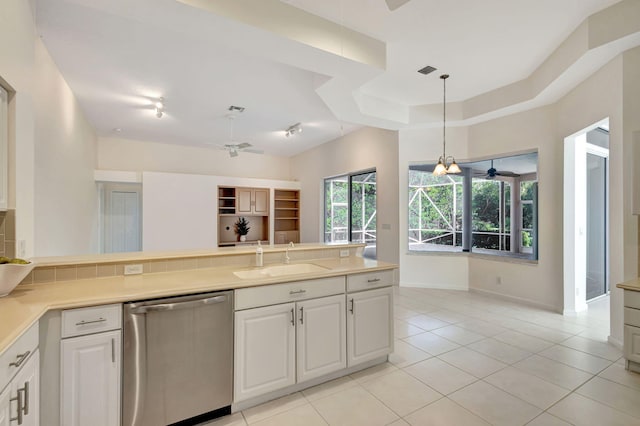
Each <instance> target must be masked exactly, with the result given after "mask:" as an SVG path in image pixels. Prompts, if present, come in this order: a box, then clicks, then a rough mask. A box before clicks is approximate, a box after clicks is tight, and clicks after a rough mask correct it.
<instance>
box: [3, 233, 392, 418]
mask: <svg viewBox="0 0 640 426" xmlns="http://www.w3.org/2000/svg"><path fill="white" fill-rule="evenodd" d="M361 251H362V245H358V244H349V245H322V244H303V245H297V246H295V247H294V248H293V249H289V252H288V253H287V246H267V247H265V248H264V264H265V267H263V268H258V267H256V266H255V248H252V247H230V248H219V249H211V250H204V251H187V252H184V251H183V252H162V253H129V254H118V255H116V254H113V255H102V256H80V257H61V258H41V259H37V260H36V262H37V266H36V268H35V269H34V271H33V272H32V274H31V275H30V276H29V277H27V278H26V279H25V281H24V282H23V283H21V284H20V285H19V286H18V287H17V288H16V289H15V290H14V291H13V292H12V293H11V294H10V295H9V296H7V297H5V298H3V299H0V312H1V313H2V314H1V315H2V318H3V320H2V321H1V322H0V357H7V356H8V355H9V354H10V352H11V349H12V348H13V347H19V346H20V345H21V344H22V341H23V340H24V338H25V337H24V336H26V335H33V334H34V333H35V332H34V331H33V330H34V328H38V326H39V331H38V334H39V342H40V344H39V346H40V347H39V356H40V359H41V361H40V367H41V371H40V377H41V378H42V380H41V385H42V386H43V387H48V388H49V389H62V394H63V395H62V396H61V397H58V395H54V397H53V398H52V400H49V401H40V403H39V404H41V407H42V413H41V417H42V418H45V415H46V416H47V417H48V418H49V419H51V418H52V417H55V418H67V417H69V416H71V417H73V416H78V415H79V414H78V413H79V412H81V411H82V410H83V408H82V405H83V404H81V403H80V402H76V403H75V405H74V404H73V403H64V400H65V396H64V393H65V388H64V387H61V386H60V383H59V382H58V381H57V380H64V378H65V377H66V376H65V375H64V374H59V373H57V372H55V371H51V370H52V369H54V368H57V367H56V366H59V365H60V358H61V357H63V358H64V356H65V355H64V352H62V355H61V349H60V341H62V342H65V331H64V327H65V326H67V324H71V323H70V322H69V321H66V320H65V319H64V318H65V314H67V316H68V317H69V318H73V320H70V321H72V322H73V324H75V327H76V328H83V327H86V326H87V325H88V324H90V323H91V322H92V321H96V322H97V323H95V328H92V329H91V333H89V336H91V337H92V338H96V336H99V335H102V334H104V335H105V336H107V335H108V340H105V342H106V343H105V344H104V347H105V349H104V351H105V353H107V355H108V358H109V360H113V365H110V366H108V368H110V369H111V370H113V368H115V366H118V367H119V366H120V362H119V360H120V359H121V358H120V357H121V356H122V352H123V349H122V348H123V347H124V352H126V343H125V344H121V343H120V342H121V340H120V339H121V330H120V329H121V320H122V313H121V306H122V305H121V304H122V303H125V302H131V301H139V300H149V299H158V298H167V297H170V296H183V295H191V294H200V293H207V292H218V291H222V290H232V291H233V292H232V293H234V296H233V300H234V302H235V304H234V305H233V312H234V316H235V320H234V322H233V323H235V325H234V332H233V334H234V335H235V343H234V345H233V346H234V354H233V356H234V364H235V366H234V373H233V375H234V394H233V404H232V407H229V408H230V409H232V410H233V411H237V410H241V409H244V408H246V407H249V406H252V405H256V404H259V403H261V402H263V401H266V400H268V399H273V398H275V397H278V396H281V395H284V394H287V393H290V392H293V391H297V390H300V389H304V388H306V387H309V386H313V385H316V384H318V383H321V382H323V381H326V380H330V379H333V378H335V377H339V376H341V375H344V374H350V373H351V372H353V371H357V370H359V369H362V368H366V367H369V366H371V365H374V364H376V363H380V362H384V361H385V360H386V357H387V355H388V354H389V353H390V352H391V351H392V350H393V347H392V342H393V327H392V324H393V323H392V306H393V302H392V294H393V291H392V288H391V286H392V285H394V284H395V283H396V282H397V278H396V272H397V269H396V268H397V266H396V265H393V264H389V263H385V262H378V261H374V260H369V259H364V258H362V257H361V256H360V254H361ZM286 254H288V257H290V259H291V263H289V264H285V263H283V262H284V259H285V255H286ZM140 270H141V272H142V273H140V274H138V273H137V272H139V271H140ZM132 271H133V272H134V274H131V275H125V273H131V272H132ZM91 307H94V308H91ZM78 308H86V309H78ZM92 310H93V311H94V313H96V315H97V316H96V319H92V318H89V317H88V318H82V319H80V318H81V317H80V316H78V315H81V314H84V313H85V312H91V311H92ZM274 310H280V311H281V312H282V313H281V314H278V313H276V314H274V313H273V312H272V311H274ZM266 311H269V313H268V315H267V316H262V315H263V313H264V312H266ZM60 313H62V319H60ZM72 315H74V316H72ZM274 315H275V316H274ZM277 315H280V318H281V319H282V321H279V320H278V319H277V318H278V317H277ZM327 315H328V316H327ZM112 317H113V319H112ZM261 318H265V319H266V320H265V322H264V323H263V325H261V328H260V330H261V334H264V333H265V330H266V333H274V336H276V337H280V336H282V335H283V333H286V334H285V335H286V336H288V337H287V339H286V340H287V341H286V342H285V343H286V345H287V349H286V351H284V352H286V353H287V354H288V355H287V357H288V358H287V359H285V360H284V361H286V362H284V363H283V362H282V361H283V360H281V359H274V358H273V357H271V356H270V355H269V353H270V349H269V348H268V347H263V348H261V353H265V354H266V355H265V356H262V355H261V356H260V357H256V356H255V353H252V352H251V351H252V350H253V349H252V348H255V345H254V346H252V343H251V342H252V339H257V340H256V342H257V341H258V340H260V339H262V340H260V341H264V336H263V335H258V334H256V329H254V328H252V326H253V325H252V324H255V323H256V321H260V320H261ZM273 318H276V322H273V321H271V319H273ZM270 321H271V322H270ZM278 321H279V322H278ZM110 322H111V325H110V326H109V325H107V324H108V323H110ZM60 324H62V326H61V325H60ZM73 324H72V325H71V326H70V327H74V325H73ZM78 324H80V326H79V327H78ZM281 324H286V325H287V327H286V328H279V327H281ZM326 324H332V325H338V327H333V328H331V329H327V330H322V331H321V330H320V329H321V328H322V327H326ZM100 327H105V328H104V329H101V328H100ZM60 328H62V329H63V330H62V332H61V331H60ZM25 332H26V333H25ZM318 332H320V333H322V336H323V338H322V339H319V338H314V335H313V334H311V333H318ZM60 333H62V335H60ZM108 333H111V334H108ZM278 333H280V334H278ZM304 333H307V334H306V335H305V334H304ZM327 333H328V334H327ZM332 333H333V334H332ZM81 334H82V333H81V332H79V331H78V332H76V331H72V332H71V333H70V334H68V335H67V337H68V336H76V335H77V336H79V337H74V338H75V339H82V338H85V339H86V338H88V336H81ZM85 334H87V333H85ZM240 335H241V336H242V339H239V338H238V336H240ZM327 335H329V336H332V337H331V338H330V339H325V337H326V336H327ZM356 335H357V336H358V339H355V336H356ZM334 338H335V339H334ZM332 339H333V340H332ZM66 340H72V339H66ZM267 341H269V339H267ZM314 341H317V342H318V343H317V344H315V346H314V343H313V342H314ZM275 344H276V345H277V344H279V341H278V342H277V343H275ZM305 348H313V349H312V350H313V351H314V354H313V356H309V354H308V353H303V351H304V349H305ZM273 349H274V351H273V352H272V354H279V353H280V352H282V351H281V350H280V348H273ZM29 351H31V353H36V354H37V353H38V347H33V344H32V346H31V347H30V348H29ZM20 353H23V352H19V353H18V355H19V354H20ZM296 354H297V355H296ZM79 356H82V355H79ZM105 356H106V355H105ZM26 357H28V355H27V356H25V358H26ZM32 357H33V355H32ZM318 357H319V358H320V359H318ZM327 357H334V358H335V359H331V360H330V361H331V362H326V361H327ZM289 358H290V359H289ZM3 359H4V358H3ZM256 359H257V360H258V361H259V363H260V365H256V364H255V363H256ZM116 361H117V362H116ZM62 362H63V368H64V366H65V365H67V364H64V360H63V361H62ZM107 364H109V363H107ZM70 365H71V364H70ZM283 365H285V367H282V366H283ZM296 365H297V367H296ZM327 366H328V367H327ZM277 367H280V369H281V370H282V371H278V370H277ZM96 368H97V370H99V369H100V367H99V366H97V367H96ZM257 369H259V370H260V371H269V372H274V374H275V376H274V377H273V380H271V381H270V382H269V378H267V379H268V380H267V382H265V380H264V379H265V377H264V376H261V377H252V374H255V373H254V372H255V371H257ZM111 370H109V371H111ZM296 373H297V374H296ZM58 376H60V377H61V379H52V377H58ZM114 377H115V378H116V379H117V380H115V379H114V383H115V385H112V386H110V387H109V388H108V389H107V388H105V389H104V391H105V392H104V394H101V393H100V389H99V388H98V390H97V391H96V390H95V388H92V389H91V391H90V392H89V393H95V392H97V394H96V396H95V397H97V398H105V400H106V401H109V400H112V401H115V402H114V403H113V404H111V406H109V405H107V406H106V407H107V409H109V410H111V411H112V413H111V414H113V412H115V411H118V414H117V415H113V418H117V419H119V410H120V396H119V395H120V391H121V389H120V378H121V377H122V373H121V371H120V369H118V372H117V373H116V374H115V376H114ZM74 380H76V382H74V383H73V385H74V386H75V387H80V388H82V387H83V386H86V387H87V389H89V384H88V382H86V383H85V382H82V380H83V379H77V378H76V379H74ZM77 380H80V381H79V382H78V381H77ZM109 392H110V393H111V394H112V395H111V396H108V395H106V393H109ZM49 393H50V392H44V391H43V392H42V393H41V394H42V395H49ZM54 393H55V392H54ZM84 393H85V392H84V391H81V392H80V394H84ZM114 393H117V395H115V396H114ZM43 398H45V397H43ZM46 398H49V397H48V396H47V397H46ZM70 398H71V397H70ZM60 400H63V402H62V403H61V402H60ZM123 404H125V405H126V402H124V401H123ZM214 408H217V407H214ZM123 409H124V406H123ZM81 414H82V413H81ZM84 414H85V415H86V413H84ZM105 415H106V413H105ZM65 416H67V417H65ZM71 417H69V418H71ZM48 424H51V425H54V424H58V423H56V422H54V423H51V422H49V423H48ZM60 424H61V423H60ZM116 424H119V423H116Z"/></svg>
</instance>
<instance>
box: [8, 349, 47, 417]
mask: <svg viewBox="0 0 640 426" xmlns="http://www.w3.org/2000/svg"><path fill="white" fill-rule="evenodd" d="M10 394H12V398H17V399H16V403H15V407H16V409H17V410H19V411H18V412H17V413H16V415H15V416H14V417H15V418H16V421H15V423H13V424H17V425H22V426H38V425H39V424H40V353H39V352H38V350H36V351H35V353H34V354H33V355H31V357H30V358H29V361H27V363H26V364H25V365H24V367H22V369H21V370H20V371H19V372H18V374H16V376H15V377H14V378H13V381H12V382H11V392H10ZM10 411H11V410H10ZM12 418H13V417H12Z"/></svg>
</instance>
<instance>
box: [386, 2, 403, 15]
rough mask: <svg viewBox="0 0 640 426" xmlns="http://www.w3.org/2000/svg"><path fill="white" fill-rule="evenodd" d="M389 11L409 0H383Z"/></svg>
mask: <svg viewBox="0 0 640 426" xmlns="http://www.w3.org/2000/svg"><path fill="white" fill-rule="evenodd" d="M385 1H386V2H387V7H388V8H389V10H390V11H392V12H393V11H394V10H396V9H397V8H399V7H400V6H402V5H404V4H406V3H409V0H385Z"/></svg>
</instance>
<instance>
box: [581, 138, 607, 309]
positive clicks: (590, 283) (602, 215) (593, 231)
mask: <svg viewBox="0 0 640 426" xmlns="http://www.w3.org/2000/svg"><path fill="white" fill-rule="evenodd" d="M587 140H588V138H587ZM589 151H590V149H589V146H587V228H586V229H587V270H586V274H587V277H586V298H587V301H590V300H592V299H595V298H597V297H600V296H604V295H606V294H607V293H608V292H609V283H608V280H607V276H608V267H607V258H608V255H607V253H608V250H607V240H608V238H607V216H608V215H607V198H608V192H609V191H608V185H607V184H608V182H607V174H608V170H607V169H608V167H607V166H608V154H609V152H608V149H607V150H606V152H597V151H596V152H589ZM603 151H604V150H603Z"/></svg>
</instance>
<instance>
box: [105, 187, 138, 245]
mask: <svg viewBox="0 0 640 426" xmlns="http://www.w3.org/2000/svg"><path fill="white" fill-rule="evenodd" d="M101 218H102V220H101V225H102V241H103V244H102V252H103V253H123V252H131V251H141V250H142V186H141V185H140V184H124V183H122V184H115V183H105V184H103V185H102V215H101Z"/></svg>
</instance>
